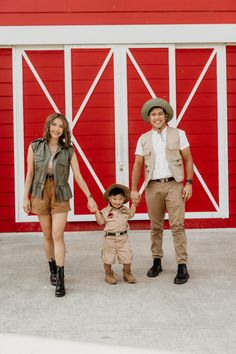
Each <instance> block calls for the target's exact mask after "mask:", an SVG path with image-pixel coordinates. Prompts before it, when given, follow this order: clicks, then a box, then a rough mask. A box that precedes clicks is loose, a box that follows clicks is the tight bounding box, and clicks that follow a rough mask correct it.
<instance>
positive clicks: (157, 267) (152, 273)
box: [147, 258, 162, 278]
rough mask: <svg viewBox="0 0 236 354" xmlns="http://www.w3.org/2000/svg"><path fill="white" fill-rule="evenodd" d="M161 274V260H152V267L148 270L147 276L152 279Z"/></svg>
mask: <svg viewBox="0 0 236 354" xmlns="http://www.w3.org/2000/svg"><path fill="white" fill-rule="evenodd" d="M161 272H162V267H161V258H154V259H153V266H152V267H151V268H150V269H149V270H148V272H147V276H148V277H151V278H154V277H157V276H158V274H159V273H161Z"/></svg>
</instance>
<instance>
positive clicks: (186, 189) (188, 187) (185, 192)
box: [183, 183, 193, 201]
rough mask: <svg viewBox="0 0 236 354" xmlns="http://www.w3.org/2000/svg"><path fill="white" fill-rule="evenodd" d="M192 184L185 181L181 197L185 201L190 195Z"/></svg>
mask: <svg viewBox="0 0 236 354" xmlns="http://www.w3.org/2000/svg"><path fill="white" fill-rule="evenodd" d="M192 189H193V187H192V185H191V184H190V183H186V185H185V186H184V189H183V198H184V200H185V201H187V200H189V199H190V198H191V197H192Z"/></svg>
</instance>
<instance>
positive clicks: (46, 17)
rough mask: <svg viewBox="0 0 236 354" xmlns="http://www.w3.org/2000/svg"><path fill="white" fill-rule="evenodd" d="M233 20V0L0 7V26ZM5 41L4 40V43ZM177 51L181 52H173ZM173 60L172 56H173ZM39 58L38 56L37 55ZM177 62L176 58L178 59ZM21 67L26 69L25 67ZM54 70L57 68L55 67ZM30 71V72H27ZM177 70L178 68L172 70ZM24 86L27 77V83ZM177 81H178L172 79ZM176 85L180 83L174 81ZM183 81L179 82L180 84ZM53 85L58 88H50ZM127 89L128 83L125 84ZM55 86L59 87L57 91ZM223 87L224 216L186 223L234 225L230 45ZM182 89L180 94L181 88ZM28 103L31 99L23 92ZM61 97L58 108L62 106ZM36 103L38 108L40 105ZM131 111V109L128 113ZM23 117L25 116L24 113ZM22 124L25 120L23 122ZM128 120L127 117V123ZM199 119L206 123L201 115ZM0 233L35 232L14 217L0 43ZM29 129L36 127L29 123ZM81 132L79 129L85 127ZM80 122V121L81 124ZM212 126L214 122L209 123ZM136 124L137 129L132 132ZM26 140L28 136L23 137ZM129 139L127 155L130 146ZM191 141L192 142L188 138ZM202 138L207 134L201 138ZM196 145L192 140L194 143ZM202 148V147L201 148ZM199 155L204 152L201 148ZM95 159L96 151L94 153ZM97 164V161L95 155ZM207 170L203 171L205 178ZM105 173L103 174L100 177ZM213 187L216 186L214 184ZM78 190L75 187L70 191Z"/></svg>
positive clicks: (234, 88)
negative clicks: (226, 183)
mask: <svg viewBox="0 0 236 354" xmlns="http://www.w3.org/2000/svg"><path fill="white" fill-rule="evenodd" d="M235 20H236V2H235V1H233V0H230V1H214V2H213V1H212V2H206V1H203V0H199V1H197V2H186V1H178V2H176V1H175V0H173V1H168V2H162V3H160V2H157V1H149V2H148V3H147V2H146V3H143V2H141V1H140V2H139V3H137V1H133V0H132V1H128V2H126V3H125V2H124V3H121V1H119V0H116V1H110V0H103V1H94V2H88V1H75V0H70V1H69V0H68V1H65V0H57V1H50V2H49V1H45V0H41V1H40V2H36V3H33V2H30V1H28V0H27V1H26V0H25V1H22V0H21V1H18V2H4V3H2V4H1V7H0V24H1V26H17V25H19V26H21V25H22V26H28V25H113V24H114V25H116V24H129V25H130V24H227V23H228V24H231V23H235ZM9 45H10V43H9ZM179 55H180V56H181V53H179ZM177 59H178V58H177ZM39 60H42V58H39ZM180 62H181V59H180ZM24 70H26V71H27V68H26V67H25V68H24ZM58 70H59V69H58ZM29 75H30V74H29ZM177 75H178V72H177ZM28 85H29V86H28V90H29V91H30V85H32V83H30V80H29V82H28ZM177 85H178V84H177ZM179 85H180V86H179V89H181V83H179ZM184 85H185V84H184ZM54 89H55V90H59V89H60V87H56V86H55V87H54ZM131 90H132V87H131ZM59 91H60V90H59ZM227 92H228V96H227V99H228V151H229V218H228V219H205V220H203V219H195V220H186V226H187V227H195V228H198V227H199V228H203V227H206V228H208V227H236V161H235V160H236V47H234V46H228V47H227ZM56 94H58V95H59V96H60V95H61V92H57V93H56ZM183 94H184V93H183ZM25 103H26V104H28V105H29V106H30V104H31V101H30V97H28V102H25ZM63 104H64V102H63V100H61V107H60V108H61V109H62V110H63ZM41 108H42V107H41ZM131 113H132V112H131ZM26 118H27V116H26ZM25 123H27V121H25ZM131 124H132V122H131ZM204 124H206V125H209V124H210V121H209V120H207V121H206V122H205V123H204ZM0 127H1V128H0V129H1V137H2V139H1V144H0V154H1V159H0V232H15V231H37V230H39V225H38V223H16V222H15V178H17V176H14V140H13V135H14V134H13V133H14V132H13V97H12V51H11V49H10V48H0ZM31 127H32V130H31V131H30V132H31V133H32V135H34V130H35V129H36V130H38V128H37V127H36V126H35V125H32V126H31ZM84 127H85V128H84V129H85V130H84V132H83V131H82V133H81V134H82V135H83V134H85V141H86V126H84ZM80 129H82V130H83V127H82V125H81V128H80ZM213 129H214V127H213ZM139 130H142V129H140V127H138V128H137V132H135V134H136V135H138V133H139ZM26 139H28V140H30V139H31V137H30V136H28V137H26ZM132 139H133V140H132V141H131V145H130V146H131V151H130V160H131V161H132V155H131V154H133V150H134V144H135V143H134V140H135V139H134V138H132ZM193 143H194V144H195V142H193ZM206 143H207V137H206ZM195 146H196V145H195ZM205 148H206V149H207V146H206V147H205ZM202 154H204V151H202ZM97 158H98V159H99V156H97ZM98 163H102V162H101V161H100V160H99V161H98ZM210 177H211V172H210V173H209V178H210ZM104 178H105V177H104ZM215 189H217V185H216V186H215ZM76 193H78V191H76ZM131 227H132V228H148V227H149V222H148V221H135V222H131ZM97 228H98V227H97V225H96V223H95V222H94V223H91V222H79V223H78V222H71V223H69V224H68V227H67V229H68V230H83V229H97Z"/></svg>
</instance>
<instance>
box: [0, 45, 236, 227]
mask: <svg viewBox="0 0 236 354" xmlns="http://www.w3.org/2000/svg"><path fill="white" fill-rule="evenodd" d="M27 53H28V55H29V57H30V59H31V60H32V63H33V64H34V66H35V67H36V68H37V71H38V72H40V75H42V77H44V79H45V80H46V81H47V77H48V76H47V70H48V73H49V74H50V71H51V70H52V65H53V62H54V59H53V56H51V53H50V54H48V56H47V51H46V52H45V53H44V55H43V56H42V57H40V55H38V54H39V53H37V55H35V56H34V53H33V52H27ZM132 53H133V55H134V56H135V58H136V60H137V62H138V63H139V64H140V62H141V60H143V62H142V63H141V64H140V66H141V67H142V70H143V71H145V75H147V76H148V77H149V80H150V82H151V80H152V85H154V86H155V84H156V83H157V80H156V76H155V75H154V76H153V77H152V70H151V69H150V68H149V67H146V68H145V65H146V66H150V65H151V62H150V58H151V56H152V55H153V54H154V53H153V52H152V51H151V50H150V51H146V52H145V55H142V53H141V52H139V51H136V52H135V51H132ZM198 53H199V55H197V56H195V61H194V60H193V59H191V66H192V68H194V70H193V69H191V68H189V65H188V64H189V60H187V57H188V55H190V54H189V53H187V52H186V51H185V52H184V53H183V52H180V50H179V52H178V51H177V99H178V101H177V105H178V112H179V111H180V109H181V106H182V105H183V103H184V100H185V99H186V97H187V96H188V93H189V92H190V91H191V88H192V85H193V83H194V80H196V77H197V74H196V71H198V73H199V72H200V71H201V69H202V68H203V65H204V62H205V60H206V59H207V56H208V55H209V54H210V52H208V50H204V51H203V52H201V53H200V52H198ZM57 54H58V55H59V57H58V56H57V57H58V60H55V62H54V64H55V67H56V70H57V78H56V79H55V80H57V79H58V78H59V81H58V82H60V84H59V85H58V84H57V83H58V82H56V81H55V83H54V84H53V82H51V81H50V80H49V82H48V83H47V85H48V86H47V87H49V88H50V93H52V95H53V98H54V97H56V99H57V100H58V101H59V104H60V105H61V106H64V99H62V96H63V93H64V84H62V80H63V65H64V63H63V60H64V59H63V53H62V52H60V51H59V53H57ZM77 54H78V53H77ZM87 54H88V53H87ZM45 55H46V59H48V63H49V68H48V67H47V65H46V63H47V60H46V59H45ZM104 55H105V52H104ZM185 55H186V57H185ZM166 58H167V56H166ZM11 60H12V58H11V50H10V49H1V50H0V100H1V105H0V124H1V137H2V140H1V145H0V153H1V160H0V193H1V200H0V232H14V231H22V232H24V231H39V230H40V228H39V224H38V223H15V209H14V208H15V205H14V203H15V195H14V183H15V181H14V165H13V156H14V155H13V149H14V146H13V113H12V72H11ZM88 60H90V63H91V56H90V55H88ZM96 60H98V58H97V59H96ZM96 60H95V61H96ZM101 62H102V60H101V61H100V62H99V64H97V65H95V66H96V70H99V65H100V64H101ZM128 64H129V66H128V77H129V79H130V80H129V82H128V90H129V95H130V96H129V98H130V100H129V132H130V135H129V144H130V145H129V146H130V159H132V156H133V153H134V149H135V146H136V140H137V137H138V136H139V134H140V133H141V132H143V131H146V130H148V129H149V126H148V125H147V124H146V123H145V122H144V121H143V120H142V118H141V116H140V108H141V105H142V103H143V102H144V101H145V100H146V99H148V98H149V95H148V93H147V91H146V89H145V87H144V86H143V84H142V83H141V82H140V78H139V76H138V74H137V72H136V70H135V69H134V68H133V65H132V63H131V62H130V61H129V63H128ZM83 65H86V60H84V58H83V60H82V58H81V63H80V66H81V68H82V67H83ZM160 65H161V63H160ZM112 66H113V64H112V60H111V62H110V63H109V66H108V68H107V71H106V72H105V73H104V77H103V78H102V81H101V86H99V85H98V86H97V88H96V90H97V91H95V95H94V98H93V99H92V100H91V102H90V101H89V104H88V106H87V107H86V111H84V114H85V115H84V116H83V115H82V116H81V121H79V122H78V126H77V127H76V129H77V131H76V129H75V132H76V134H77V135H78V140H79V143H80V142H81V145H83V148H84V149H85V151H86V155H87V154H88V156H89V161H90V162H91V164H92V166H93V168H94V169H95V171H96V173H98V175H99V177H100V178H101V180H102V181H103V183H104V185H105V183H106V182H109V183H110V182H112V181H113V179H114V167H113V166H114V146H112V134H113V133H114V107H113V105H114V104H113V102H111V96H113V94H114V92H112V95H111V96H110V95H109V93H111V91H110V90H111V89H112V88H113V84H114V83H113V79H112V76H111V74H112V71H113V67H112ZM77 69H78V68H77ZM93 69H94V68H92V69H91V73H92V74H93V77H94V75H96V70H95V69H94V70H93ZM164 70H166V73H167V72H168V70H167V69H164ZM185 70H186V71H185ZM154 71H155V72H156V70H154ZM214 71H215V62H213V64H212V66H211V67H210V68H209V71H208V72H207V75H206V77H205V78H204V82H202V84H201V85H200V87H199V92H198V96H196V101H193V102H192V103H191V106H190V107H189V108H188V111H187V112H186V114H187V115H188V117H189V119H185V118H186V117H184V119H183V122H181V124H183V126H182V127H183V128H184V129H185V130H186V132H187V133H188V137H189V140H190V142H191V145H192V150H193V155H194V160H195V161H197V163H198V165H199V166H200V165H201V164H202V165H201V170H203V171H204V169H205V172H204V178H205V176H206V178H208V179H209V180H210V182H209V183H210V186H211V191H212V190H213V191H214V193H216V190H217V188H218V187H217V185H218V181H217V179H216V178H215V171H216V170H215V166H216V163H217V160H218V159H217V155H216V145H217V144H216V143H217V141H216V128H217V126H216V124H215V120H214V117H215V116H216V113H217V111H216V106H215V99H214V95H215V92H216V86H215V85H216V83H215V80H214ZM186 72H187V74H186ZM191 72H192V76H191V75H190V73H191ZM87 73H89V70H87ZM50 75H51V74H50ZM50 75H49V76H50ZM156 75H157V74H156ZM161 75H162V76H163V77H162V78H159V80H158V82H159V83H161V87H163V92H162V93H163V95H164V94H165V95H168V91H167V89H168V84H167V80H168V75H166V74H165V75H163V73H161V74H160V76H161ZM24 77H25V78H27V80H26V81H25V82H24V92H25V93H27V95H26V96H28V97H26V98H25V99H26V101H25V102H26V108H27V110H26V111H25V113H26V115H25V127H26V128H27V129H26V141H30V139H31V138H32V137H33V136H35V137H38V136H40V135H41V132H42V130H41V128H42V126H43V123H44V119H45V117H46V116H47V114H49V113H51V108H50V105H49V103H48V102H47V100H46V101H44V99H43V97H44V94H43V93H42V90H41V88H40V87H39V86H38V84H37V82H36V80H35V78H34V77H33V75H32V73H31V72H30V70H29V68H28V67H27V64H26V63H25V62H24ZM50 78H51V79H52V76H50ZM76 79H77V82H78V83H79V82H80V80H81V81H83V80H84V82H83V85H81V87H79V89H78V87H77V86H76V85H75V86H76V87H75V90H74V91H75V92H74V98H73V99H75V102H74V112H76V105H77V104H79V103H81V101H82V99H83V97H84V95H85V93H86V90H87V88H88V87H89V77H87V78H86V75H84V76H83V75H81V76H78V77H77V78H76ZM86 79H87V80H88V82H86ZM188 79H189V80H190V81H187V80H188ZM5 82H6V83H7V84H6V89H4V85H5ZM90 82H92V78H90ZM1 84H2V86H1ZM86 85H87V86H86ZM135 88H136V89H137V95H135ZM156 89H158V87H157V88H156ZM227 90H228V130H229V136H228V151H229V186H230V188H229V200H230V218H229V219H207V220H201V219H199V220H186V227H187V228H188V227H193V228H203V227H206V228H210V227H213V228H214V227H235V225H236V187H235V186H236V93H235V92H236V48H235V47H228V48H227ZM100 94H101V95H102V96H101V97H104V96H105V95H106V94H108V96H107V97H108V98H107V99H108V101H109V105H108V107H106V108H105V107H104V106H103V104H104V102H105V101H106V99H105V98H104V100H103V101H101V102H100V100H99V99H98V98H97V97H99V95H100ZM205 96H208V100H207V101H206V98H205ZM39 97H41V98H42V107H39V108H38V103H39V101H38V98H39ZM30 98H31V99H30ZM135 98H136V99H135ZM166 98H167V99H168V96H167V97H166ZM34 100H36V101H35V102H36V103H34V102H33V101H34ZM30 101H32V103H31V102H30ZM96 101H97V102H96ZM207 102H211V105H210V106H209V104H208V103H207ZM98 103H99V104H100V106H99V107H97V106H98ZM199 104H200V106H201V107H202V106H203V107H204V109H203V110H201V111H199ZM207 104H208V105H207ZM196 112H197V113H196ZM199 112H200V114H199ZM95 113H96V114H95ZM101 119H103V120H104V122H105V123H104V124H105V126H106V134H107V135H106V139H107V141H103V140H105V139H101V140H102V141H101V144H100V142H99V141H98V140H96V139H97V137H96V133H97V135H99V136H100V135H101V134H102V133H103V126H104V124H103V125H102V124H99V123H98V122H100V120H101ZM199 122H200V124H198V123H199ZM203 126H204V129H202V127H203ZM31 135H32V136H31ZM90 136H91V138H90ZM113 138H114V136H113ZM208 138H209V139H208ZM89 139H90V141H89V142H90V143H91V144H88V140H89ZM86 140H87V141H86ZM202 142H204V144H202ZM86 144H87V145H86ZM90 145H91V147H90ZM90 150H91V151H90ZM195 150H196V151H195ZM94 151H95V152H96V154H94ZM208 156H211V157H212V158H211V160H209V157H208ZM79 159H80V157H79ZM80 166H81V170H82V171H83V174H84V175H85V176H86V180H87V181H88V183H89V185H91V187H92V190H93V193H95V195H96V196H98V198H97V199H98V201H99V204H102V203H103V199H102V197H101V192H100V191H99V189H98V188H97V187H96V185H94V184H93V183H94V182H93V181H92V180H90V178H91V176H90V172H89V171H88V170H87V168H86V166H85V165H84V164H83V162H82V161H81V159H80ZM206 166H207V169H208V173H206V172H207V171H206ZM6 176H7V178H6ZM107 184H108V183H107ZM76 193H77V191H76ZM78 193H79V191H78ZM201 193H202V187H201V185H200V183H199V182H198V181H197V180H196V182H194V197H193V199H192V200H191V201H190V202H189V203H188V208H189V210H199V209H200V208H201V210H206V211H209V208H208V207H207V208H206V206H207V205H208V203H209V200H207V196H206V194H205V195H203V194H202V196H201V198H199V199H198V196H199V195H201ZM78 196H79V198H78V204H77V205H76V208H77V209H76V210H77V211H78V212H80V213H81V212H84V211H85V210H86V207H85V205H86V201H85V200H84V199H83V198H84V197H83V196H82V195H81V198H80V195H79V194H78ZM84 207H85V209H81V208H84ZM141 207H142V208H143V210H144V208H145V204H144V202H143V204H142V206H141ZM141 207H140V208H141ZM210 210H211V209H210ZM138 212H141V209H138ZM86 213H87V210H86ZM165 224H166V225H167V223H165ZM131 228H133V229H138V228H139V229H142V228H146V229H148V228H149V222H148V221H139V222H134V221H131ZM92 229H98V226H97V225H96V223H95V222H94V223H91V222H90V223H86V222H82V223H81V222H80V223H77V222H76V223H68V225H67V230H68V231H69V230H71V231H73V230H92Z"/></svg>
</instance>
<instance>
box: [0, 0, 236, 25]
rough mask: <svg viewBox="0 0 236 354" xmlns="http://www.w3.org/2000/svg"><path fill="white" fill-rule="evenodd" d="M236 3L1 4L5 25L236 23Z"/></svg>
mask: <svg viewBox="0 0 236 354" xmlns="http://www.w3.org/2000/svg"><path fill="white" fill-rule="evenodd" d="M235 14H236V4H235V1H234V0H228V1H223V0H220V1H211V2H209V1H208V2H206V1H204V0H200V1H195V2H193V1H189V2H186V1H183V0H182V1H175V0H170V1H166V2H157V1H155V0H152V1H149V2H148V3H144V2H142V1H138V2H137V1H134V0H132V1H131V0H130V1H128V2H121V1H119V0H116V1H112V2H111V1H109V0H106V1H104V0H100V1H96V2H95V1H93V2H89V1H85V0H83V1H81V0H80V1H76V0H70V1H68V0H67V1H65V0H60V1H58V0H57V1H56V0H52V1H46V0H43V1H40V2H30V1H29V0H20V1H14V2H11V1H8V2H6V1H5V2H3V3H1V8H0V23H1V25H7V26H9V25H86V24H87V25H104V24H111V25H112V24H170V23H171V24H183V23H186V24H192V23H196V24H203V23H205V24H210V23H218V24H219V23H235Z"/></svg>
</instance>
